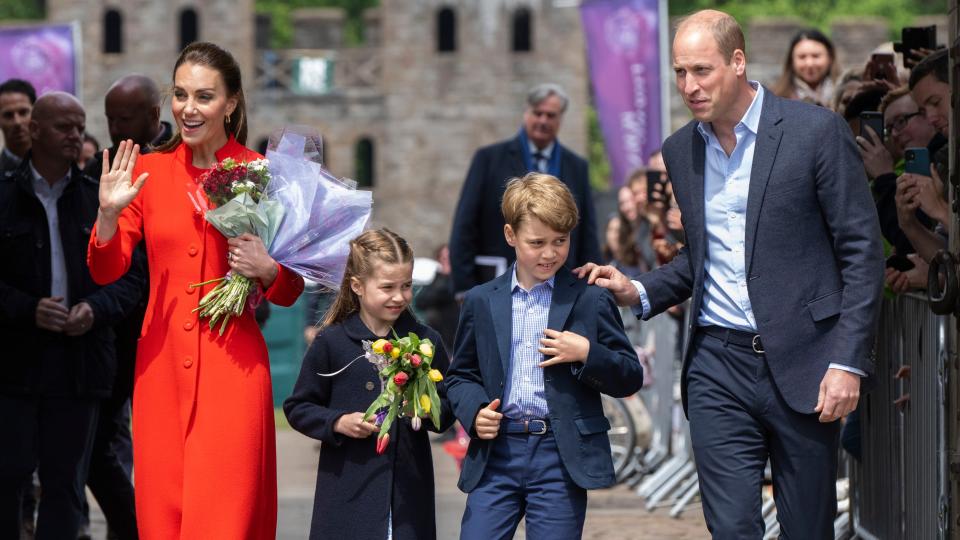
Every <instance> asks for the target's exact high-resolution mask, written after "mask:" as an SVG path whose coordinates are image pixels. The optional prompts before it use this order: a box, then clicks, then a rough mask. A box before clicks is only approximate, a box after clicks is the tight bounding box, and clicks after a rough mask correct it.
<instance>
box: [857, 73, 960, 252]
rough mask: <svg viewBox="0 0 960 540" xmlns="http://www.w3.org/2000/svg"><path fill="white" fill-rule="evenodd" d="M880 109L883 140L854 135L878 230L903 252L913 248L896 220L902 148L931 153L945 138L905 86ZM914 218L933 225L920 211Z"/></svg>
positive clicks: (929, 226)
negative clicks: (867, 180)
mask: <svg viewBox="0 0 960 540" xmlns="http://www.w3.org/2000/svg"><path fill="white" fill-rule="evenodd" d="M880 112H881V113H882V114H883V124H884V127H883V129H884V131H885V133H886V135H887V137H886V142H885V143H884V142H882V141H880V140H879V137H876V136H875V135H876V134H874V133H867V134H862V135H861V136H858V137H857V144H858V145H859V147H860V156H861V157H862V158H863V165H864V169H866V171H867V175H868V176H869V177H870V178H872V179H873V184H872V186H871V187H872V189H873V195H874V200H875V201H876V205H877V214H878V215H879V216H880V230H881V231H882V232H883V236H884V238H886V239H887V241H888V242H890V244H891V245H892V246H893V247H894V248H895V249H896V252H897V253H899V254H903V255H905V254H908V253H912V252H914V251H916V250H915V249H914V247H913V245H912V244H911V242H910V240H909V239H908V238H907V236H906V235H905V234H904V232H903V230H901V228H900V224H899V222H898V220H897V207H896V202H895V194H896V189H897V176H898V175H899V174H901V173H902V172H903V167H904V164H903V155H904V149H906V148H916V147H926V148H927V149H928V150H929V152H930V154H931V155H933V154H934V153H936V151H937V150H939V149H940V148H941V147H942V146H943V145H944V144H946V142H947V141H946V139H945V138H944V137H943V136H942V135H940V134H939V133H937V131H936V129H934V127H933V126H932V125H931V124H930V122H928V121H927V119H926V118H924V116H923V115H922V114H920V109H919V107H918V106H917V103H916V102H915V101H914V100H913V96H912V95H911V94H910V89H909V87H907V86H906V85H904V86H901V87H899V88H897V89H895V90H892V91H891V92H890V93H888V94H887V95H886V96H884V97H883V100H882V101H881V102H880ZM917 218H918V219H919V220H920V222H921V223H922V224H923V226H924V227H926V228H928V229H932V228H933V225H934V222H933V220H932V219H930V217H929V216H927V215H926V214H924V213H923V212H922V211H919V210H918V211H917Z"/></svg>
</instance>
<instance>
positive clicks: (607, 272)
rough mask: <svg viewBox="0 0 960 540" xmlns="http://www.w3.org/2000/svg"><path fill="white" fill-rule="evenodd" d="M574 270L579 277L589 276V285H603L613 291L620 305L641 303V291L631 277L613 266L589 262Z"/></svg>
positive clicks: (574, 273)
mask: <svg viewBox="0 0 960 540" xmlns="http://www.w3.org/2000/svg"><path fill="white" fill-rule="evenodd" d="M572 272H573V275H575V276H577V278H579V279H583V278H587V284H588V285H596V286H598V287H603V288H604V289H607V290H608V291H610V292H611V293H613V297H614V298H615V299H616V301H617V305H619V306H623V307H630V306H635V305H637V304H639V303H640V291H638V290H637V287H636V286H635V285H634V284H633V282H632V281H630V278H628V277H627V276H625V275H623V273H622V272H620V271H619V270H617V269H616V268H614V267H613V266H600V265H598V264H595V263H587V264H585V265H583V266H580V267H578V268H574V269H573V271H572Z"/></svg>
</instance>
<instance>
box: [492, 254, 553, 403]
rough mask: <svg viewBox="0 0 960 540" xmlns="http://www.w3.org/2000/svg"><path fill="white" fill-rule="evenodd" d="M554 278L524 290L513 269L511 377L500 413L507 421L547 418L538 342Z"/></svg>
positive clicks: (547, 310)
mask: <svg viewBox="0 0 960 540" xmlns="http://www.w3.org/2000/svg"><path fill="white" fill-rule="evenodd" d="M553 279H554V278H553V277H551V278H550V279H548V280H547V281H544V282H543V283H538V284H537V285H534V286H533V288H532V289H530V290H529V291H527V290H524V288H523V287H521V286H520V283H519V282H518V281H517V268H516V266H514V268H513V278H512V279H511V281H510V291H511V292H510V298H511V304H512V307H513V309H512V313H513V315H512V316H513V319H512V324H511V325H510V328H511V332H510V334H511V335H510V377H509V378H508V379H507V389H506V392H505V393H504V395H505V396H506V400H505V401H504V404H503V408H502V409H501V411H502V412H503V415H504V416H506V417H507V418H512V419H514V420H527V419H532V418H546V417H547V395H546V391H545V390H544V387H543V368H542V367H540V365H539V364H540V362H542V361H543V354H542V353H540V351H539V349H540V339H541V338H543V331H544V329H546V327H547V318H548V317H549V316H550V302H551V301H552V300H553Z"/></svg>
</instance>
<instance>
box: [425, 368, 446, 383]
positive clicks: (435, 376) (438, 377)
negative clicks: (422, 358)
mask: <svg viewBox="0 0 960 540" xmlns="http://www.w3.org/2000/svg"><path fill="white" fill-rule="evenodd" d="M427 376H429V377H430V380H431V381H433V382H440V381H442V380H443V373H440V372H439V371H437V370H436V369H431V370H430V373H428V374H427Z"/></svg>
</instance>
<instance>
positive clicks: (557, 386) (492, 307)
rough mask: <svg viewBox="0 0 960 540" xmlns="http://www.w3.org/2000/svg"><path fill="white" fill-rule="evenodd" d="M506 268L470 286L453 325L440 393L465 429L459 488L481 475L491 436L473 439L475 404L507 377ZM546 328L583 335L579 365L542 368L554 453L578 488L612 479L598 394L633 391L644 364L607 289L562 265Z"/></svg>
mask: <svg viewBox="0 0 960 540" xmlns="http://www.w3.org/2000/svg"><path fill="white" fill-rule="evenodd" d="M510 282H511V274H510V273H509V272H508V273H506V274H503V275H502V276H500V277H498V278H496V279H494V280H493V281H489V282H487V283H485V284H483V285H479V286H477V287H475V288H473V289H471V290H470V292H468V293H467V295H466V297H465V298H464V302H463V308H462V310H461V312H460V326H459V328H458V329H457V338H456V345H455V347H454V351H455V352H454V361H453V363H452V364H451V366H450V371H449V372H448V374H447V396H448V397H449V398H450V402H451V403H452V405H453V410H454V413H455V414H456V416H457V418H458V419H459V420H460V423H461V424H463V427H464V429H465V430H466V431H467V433H469V434H470V435H471V440H470V447H469V448H468V449H467V456H466V459H465V460H464V462H463V470H462V471H461V473H460V483H459V486H460V489H462V490H463V491H465V492H470V491H472V490H473V489H474V488H475V487H476V486H477V484H478V483H479V482H480V479H481V478H482V477H483V470H484V468H485V467H486V464H487V458H488V456H489V454H490V445H491V443H492V442H493V441H490V440H482V439H479V438H477V437H476V431H475V430H474V425H473V423H474V420H475V419H476V416H477V413H478V412H479V411H480V409H481V408H482V407H485V406H486V405H487V404H489V403H490V402H491V401H493V400H494V399H497V398H499V399H501V400H503V399H504V398H505V397H506V396H505V395H504V387H505V383H506V381H507V377H509V376H510V353H511V351H510V342H511V336H512V328H511V327H512V320H513V316H512V301H511V290H510ZM547 328H552V329H554V330H561V331H562V330H569V331H571V332H574V333H576V334H579V335H581V336H583V337H585V338H587V339H588V340H590V352H589V354H588V357H587V361H586V362H585V363H583V364H581V363H575V364H558V365H554V366H549V367H546V368H544V385H545V390H546V396H547V407H548V408H549V410H550V412H549V418H550V425H551V427H552V429H553V432H554V436H555V437H556V440H557V447H558V448H559V450H560V458H561V460H562V461H563V464H564V466H565V467H566V469H567V472H568V473H570V476H571V478H573V481H574V482H576V483H577V485H579V486H580V487H583V488H585V489H594V488H601V487H606V486H609V485H611V484H613V482H614V473H613V462H612V460H611V457H610V441H609V439H608V438H607V431H608V430H609V429H610V422H609V421H608V420H607V418H606V417H605V416H604V414H603V405H602V404H601V401H600V393H601V392H602V393H604V394H608V395H611V396H616V397H623V396H629V395H632V394H634V393H635V392H637V391H638V390H639V389H640V386H642V385H643V368H642V367H641V366H640V360H639V359H638V358H637V354H636V352H634V350H633V347H632V346H631V345H630V341H629V340H628V339H627V336H626V334H624V331H623V321H621V319H620V312H619V311H618V309H617V306H616V303H615V302H614V299H613V296H612V295H611V294H610V293H609V291H607V290H605V289H602V288H599V287H595V286H588V285H587V284H586V281H585V280H578V279H576V278H574V276H573V274H571V273H570V271H569V270H567V269H566V268H561V269H560V271H559V272H557V276H556V279H555V280H554V287H553V298H552V300H551V303H550V314H549V316H548V320H547Z"/></svg>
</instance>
